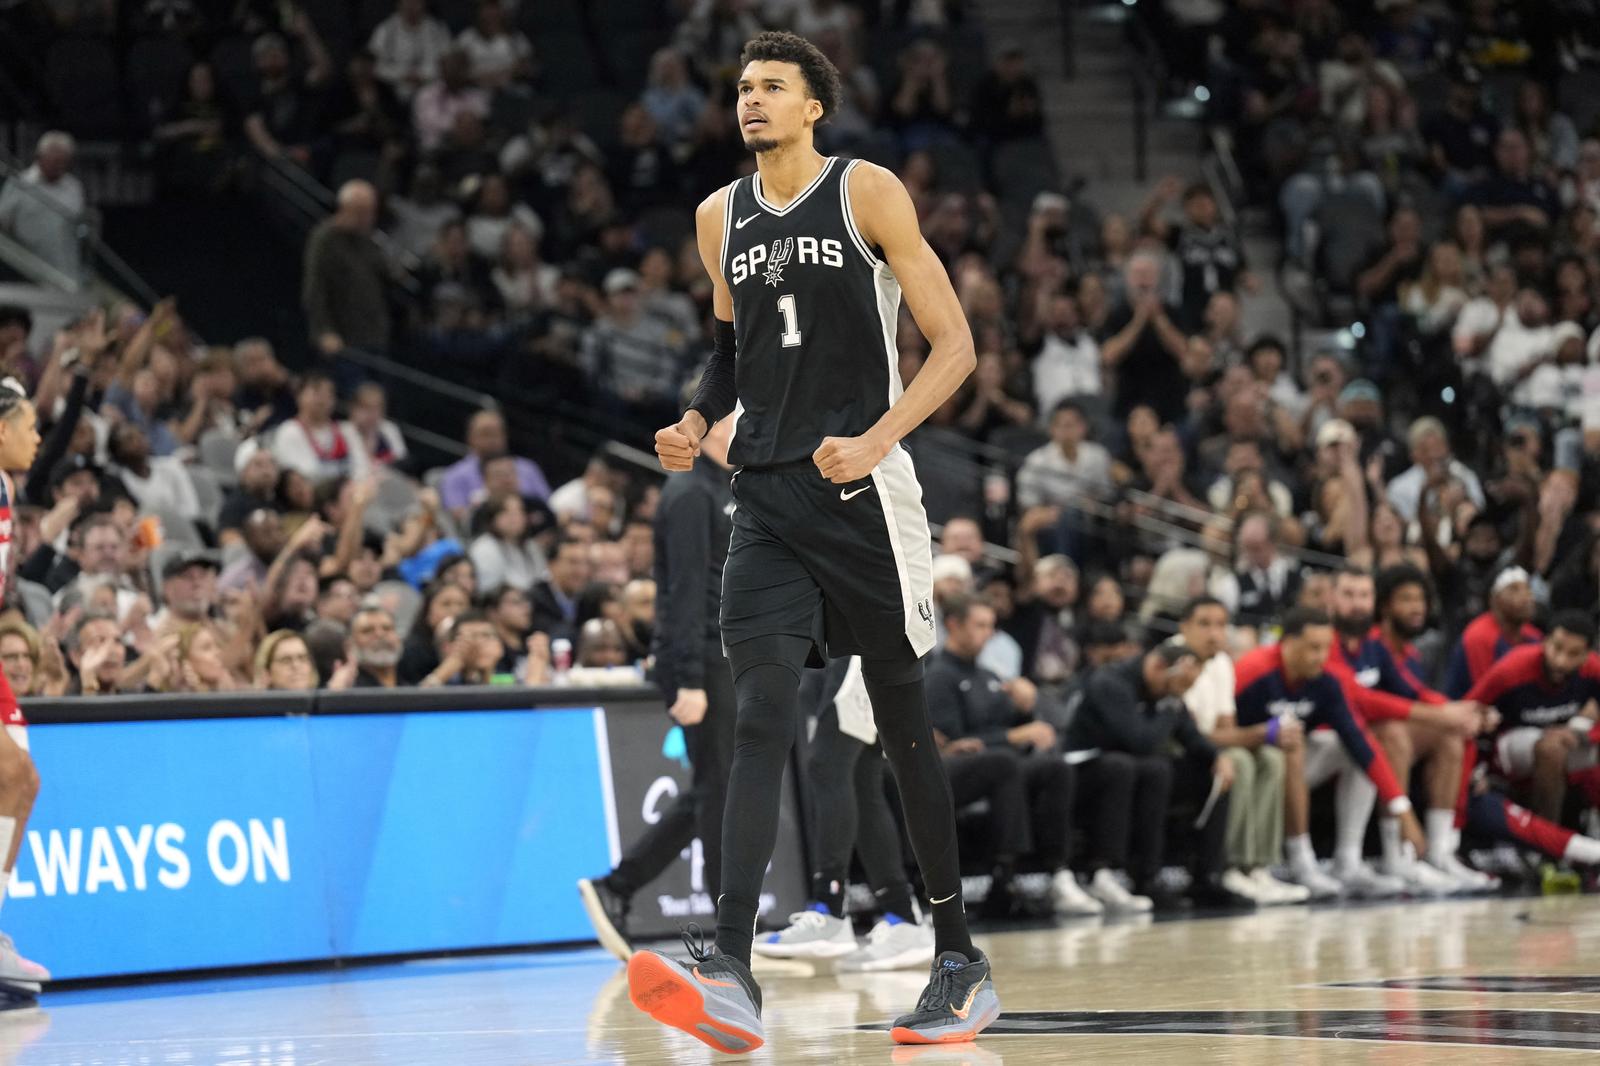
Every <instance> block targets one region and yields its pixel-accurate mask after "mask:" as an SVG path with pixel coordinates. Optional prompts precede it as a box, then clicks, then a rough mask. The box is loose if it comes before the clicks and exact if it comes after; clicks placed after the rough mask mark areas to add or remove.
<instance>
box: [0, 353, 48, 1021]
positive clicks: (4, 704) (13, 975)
mask: <svg viewBox="0 0 1600 1066" xmlns="http://www.w3.org/2000/svg"><path fill="white" fill-rule="evenodd" d="M38 450H39V429H38V420H37V415H36V414H35V412H34V409H33V404H32V403H30V402H28V397H27V395H26V394H25V393H24V392H23V389H22V386H21V385H19V384H18V383H17V382H16V380H15V379H13V378H6V379H5V380H4V381H0V599H4V598H5V588H6V582H7V580H8V579H9V578H10V576H11V568H12V565H13V560H12V558H11V523H12V501H13V500H15V499H16V495H17V493H16V486H15V485H14V484H13V483H12V480H11V471H13V470H27V469H28V468H29V467H31V466H32V465H33V457H34V455H35V453H37V452H38ZM0 721H3V722H4V724H5V730H4V732H3V733H0V854H3V855H4V856H5V873H4V875H0V902H3V901H4V899H5V893H4V889H5V888H7V887H9V886H10V884H11V870H12V867H14V866H15V865H16V862H17V852H18V851H20V850H21V849H22V838H23V831H24V829H26V828H27V824H28V815H29V814H30V813H31V812H32V811H33V801H34V797H36V796H37V795H38V794H39V774H38V772H37V771H36V770H35V769H34V767H33V759H31V758H30V757H29V755H28V722H27V719H25V718H23V716H22V708H21V707H20V706H18V704H17V697H16V695H15V694H14V693H13V692H12V691H11V685H10V684H9V683H8V682H7V681H6V677H5V674H4V672H0ZM48 980H50V972H49V971H48V970H46V969H45V968H44V967H43V966H40V965H39V964H38V963H36V962H32V961H29V960H28V959H25V958H23V957H22V956H21V955H19V954H18V953H17V949H16V946H15V945H14V944H12V943H11V938H10V937H9V936H6V935H5V934H4V933H0V996H9V997H11V998H29V999H31V998H32V997H34V996H37V995H38V994H39V985H40V983H41V982H43V981H48Z"/></svg>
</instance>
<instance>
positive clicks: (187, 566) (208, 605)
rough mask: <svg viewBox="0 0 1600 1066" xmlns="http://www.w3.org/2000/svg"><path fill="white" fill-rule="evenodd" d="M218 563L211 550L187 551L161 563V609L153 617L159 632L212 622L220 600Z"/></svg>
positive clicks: (152, 620)
mask: <svg viewBox="0 0 1600 1066" xmlns="http://www.w3.org/2000/svg"><path fill="white" fill-rule="evenodd" d="M217 569H218V568H217V562H216V560H215V559H213V558H212V557H211V555H210V554H209V553H208V552H203V551H184V552H178V553H176V554H173V555H170V556H168V557H167V561H166V562H164V563H163V564H162V565H161V604H162V610H160V611H158V612H157V613H156V614H154V615H152V616H151V618H150V628H151V630H152V631H154V632H156V633H166V632H170V631H173V630H176V629H177V628H178V627H179V626H185V625H195V624H198V623H200V622H205V621H209V620H210V619H211V617H212V612H213V611H214V610H215V608H216V603H217Z"/></svg>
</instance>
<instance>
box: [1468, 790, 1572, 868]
mask: <svg viewBox="0 0 1600 1066" xmlns="http://www.w3.org/2000/svg"><path fill="white" fill-rule="evenodd" d="M1467 825H1468V826H1469V827H1471V829H1472V831H1473V832H1474V833H1478V834H1481V835H1483V836H1487V837H1489V838H1491V839H1494V840H1504V841H1509V842H1510V843H1513V844H1521V845H1523V846H1525V847H1530V848H1533V849H1534V850H1536V851H1539V852H1541V853H1543V854H1544V855H1547V856H1549V857H1550V858H1552V859H1557V860H1560V861H1564V862H1572V863H1579V864H1582V865H1591V866H1592V865H1600V840H1596V839H1594V838H1593V837H1587V836H1583V835H1582V834H1579V833H1574V832H1573V831H1572V830H1570V829H1568V828H1566V827H1565V826H1560V825H1557V824H1555V823H1554V822H1551V821H1547V820H1546V819H1543V818H1540V817H1539V816H1538V815H1537V814H1534V813H1533V812H1532V811H1530V810H1528V809H1527V808H1526V807H1521V806H1518V805H1517V804H1515V803H1512V802H1511V801H1510V800H1508V799H1506V797H1504V796H1502V795H1501V794H1500V793H1498V792H1495V791H1493V790H1490V791H1488V792H1485V793H1483V794H1482V795H1479V796H1474V797H1473V798H1472V799H1471V800H1470V801H1469V802H1468V804H1467Z"/></svg>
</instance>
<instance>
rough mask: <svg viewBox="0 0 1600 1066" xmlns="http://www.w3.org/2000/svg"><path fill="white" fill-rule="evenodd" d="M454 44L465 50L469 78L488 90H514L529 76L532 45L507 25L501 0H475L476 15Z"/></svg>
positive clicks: (519, 31)
mask: <svg viewBox="0 0 1600 1066" xmlns="http://www.w3.org/2000/svg"><path fill="white" fill-rule="evenodd" d="M456 47H457V48H459V49H461V51H463V52H465V53H466V54H467V60H468V64H469V67H470V69H471V71H472V80H473V81H476V82H477V83H478V85H479V86H481V87H482V88H484V89H488V90H489V91H490V92H505V91H509V90H514V89H516V87H517V86H518V84H519V83H526V82H529V81H531V80H532V79H533V76H534V67H533V45H532V44H530V43H529V42H528V38H527V36H526V35H525V34H524V33H523V32H522V31H521V30H517V29H513V28H511V27H509V26H507V24H506V8H505V5H504V4H503V3H501V0H479V3H478V13H477V16H476V18H475V19H474V21H473V24H472V25H471V26H468V27H467V28H466V29H465V30H462V31H461V35H460V36H459V37H457V38H456Z"/></svg>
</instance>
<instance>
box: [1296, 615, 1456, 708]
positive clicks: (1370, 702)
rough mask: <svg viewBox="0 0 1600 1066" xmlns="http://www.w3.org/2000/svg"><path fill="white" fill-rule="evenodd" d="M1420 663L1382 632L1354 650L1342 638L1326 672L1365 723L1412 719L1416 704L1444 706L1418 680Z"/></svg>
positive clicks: (1410, 651) (1374, 632) (1330, 653)
mask: <svg viewBox="0 0 1600 1066" xmlns="http://www.w3.org/2000/svg"><path fill="white" fill-rule="evenodd" d="M1419 668H1420V660H1418V658H1417V653H1416V649H1415V648H1412V647H1411V646H1410V645H1407V646H1406V648H1405V649H1404V650H1403V651H1402V653H1401V654H1400V655H1399V656H1396V655H1395V653H1394V651H1393V649H1391V648H1389V647H1388V645H1386V644H1384V642H1383V639H1382V637H1381V636H1380V631H1379V630H1378V629H1377V628H1374V629H1373V630H1372V632H1370V633H1368V634H1367V635H1366V636H1364V637H1362V638H1361V641H1360V643H1358V644H1357V645H1356V646H1355V648H1354V649H1353V650H1352V649H1351V648H1350V647H1348V646H1347V645H1346V643H1345V641H1344V639H1343V638H1342V637H1340V638H1336V639H1335V640H1334V642H1333V647H1331V648H1329V649H1328V661H1327V662H1326V663H1325V664H1324V669H1326V670H1327V671H1328V673H1330V674H1332V675H1333V676H1334V677H1335V678H1337V679H1338V681H1339V684H1340V685H1341V686H1342V687H1343V688H1344V698H1345V702H1346V703H1348V704H1349V705H1350V706H1351V708H1352V709H1354V710H1355V712H1356V713H1357V714H1358V715H1360V716H1361V718H1362V719H1363V720H1364V721H1368V722H1381V721H1384V720H1386V719H1394V718H1410V717H1411V705H1412V704H1413V703H1418V702H1421V703H1443V702H1444V701H1445V700H1444V697H1443V696H1441V695H1439V694H1438V693H1437V692H1435V691H1433V689H1431V688H1429V687H1428V686H1427V685H1425V684H1423V683H1422V682H1421V681H1420V680H1419V679H1418V678H1417V669H1419Z"/></svg>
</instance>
